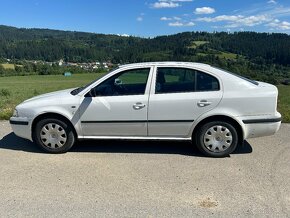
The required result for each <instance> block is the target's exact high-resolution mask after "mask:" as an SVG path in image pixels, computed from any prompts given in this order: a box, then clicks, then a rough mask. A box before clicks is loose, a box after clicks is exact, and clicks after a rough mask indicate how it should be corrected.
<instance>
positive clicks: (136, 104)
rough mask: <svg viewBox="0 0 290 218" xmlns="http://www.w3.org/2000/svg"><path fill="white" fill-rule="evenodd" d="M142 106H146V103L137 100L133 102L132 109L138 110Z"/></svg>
mask: <svg viewBox="0 0 290 218" xmlns="http://www.w3.org/2000/svg"><path fill="white" fill-rule="evenodd" d="M144 107H146V105H145V104H143V103H141V102H137V103H135V104H133V109H134V110H140V109H142V108H144Z"/></svg>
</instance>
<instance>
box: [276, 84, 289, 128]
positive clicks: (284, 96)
mask: <svg viewBox="0 0 290 218" xmlns="http://www.w3.org/2000/svg"><path fill="white" fill-rule="evenodd" d="M278 89H279V100H278V111H279V112H280V113H281V114H282V116H283V122H286V123H290V86H283V85H279V86H278Z"/></svg>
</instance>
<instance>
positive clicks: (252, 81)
mask: <svg viewBox="0 0 290 218" xmlns="http://www.w3.org/2000/svg"><path fill="white" fill-rule="evenodd" d="M213 68H215V69H217V70H221V71H224V72H226V73H229V74H231V75H233V76H236V77H239V78H240V79H243V80H246V81H248V82H250V83H252V84H254V85H256V86H258V85H259V83H258V82H257V81H255V80H251V79H249V78H246V77H243V76H241V75H239V74H236V73H233V72H230V71H227V70H224V69H221V68H218V67H213Z"/></svg>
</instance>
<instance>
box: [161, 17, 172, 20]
mask: <svg viewBox="0 0 290 218" xmlns="http://www.w3.org/2000/svg"><path fill="white" fill-rule="evenodd" d="M160 20H162V21H168V20H172V18H171V17H161V18H160Z"/></svg>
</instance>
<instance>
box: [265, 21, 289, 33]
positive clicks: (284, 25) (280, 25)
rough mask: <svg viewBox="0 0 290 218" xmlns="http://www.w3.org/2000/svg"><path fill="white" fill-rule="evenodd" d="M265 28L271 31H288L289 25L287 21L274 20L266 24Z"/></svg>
mask: <svg viewBox="0 0 290 218" xmlns="http://www.w3.org/2000/svg"><path fill="white" fill-rule="evenodd" d="M265 26H268V27H272V29H273V30H290V23H289V22H287V21H282V22H281V21H280V20H278V19H275V20H274V21H272V22H270V23H268V24H266V25H265Z"/></svg>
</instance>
